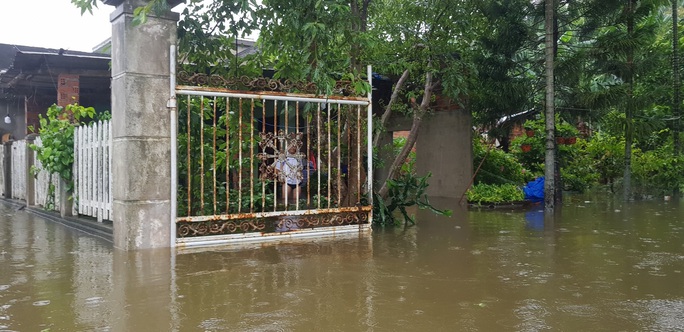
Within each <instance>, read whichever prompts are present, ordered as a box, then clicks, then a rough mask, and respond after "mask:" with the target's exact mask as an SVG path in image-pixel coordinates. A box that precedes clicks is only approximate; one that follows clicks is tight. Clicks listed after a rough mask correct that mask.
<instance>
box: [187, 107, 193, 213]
mask: <svg viewBox="0 0 684 332" xmlns="http://www.w3.org/2000/svg"><path fill="white" fill-rule="evenodd" d="M191 104H192V99H190V96H188V103H187V105H186V106H187V115H188V122H187V127H188V137H187V149H188V150H187V161H188V198H187V200H188V216H190V215H191V214H192V194H191V192H192V176H190V174H192V173H191V169H192V165H191V164H190V124H191V123H192V122H191V121H190V113H191Z"/></svg>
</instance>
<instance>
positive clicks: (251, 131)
mask: <svg viewBox="0 0 684 332" xmlns="http://www.w3.org/2000/svg"><path fill="white" fill-rule="evenodd" d="M249 119H250V120H249V212H254V99H252V104H251V105H250V117H249Z"/></svg>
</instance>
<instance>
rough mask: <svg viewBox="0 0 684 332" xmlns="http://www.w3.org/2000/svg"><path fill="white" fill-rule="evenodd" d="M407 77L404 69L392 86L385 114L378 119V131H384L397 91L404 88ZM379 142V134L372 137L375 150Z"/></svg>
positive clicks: (407, 71) (407, 74) (397, 94)
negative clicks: (392, 89)
mask: <svg viewBox="0 0 684 332" xmlns="http://www.w3.org/2000/svg"><path fill="white" fill-rule="evenodd" d="M408 76H409V70H408V69H406V70H404V73H403V74H401V77H400V78H399V80H398V81H397V84H396V85H395V86H394V91H392V96H391V97H390V100H389V102H388V103H387V107H385V112H384V113H382V117H381V118H380V128H381V129H380V130H384V128H386V127H387V122H389V119H390V116H391V115H392V105H394V103H395V102H396V101H397V97H398V96H399V91H401V88H403V87H404V82H406V79H407V78H408ZM379 140H380V132H378V133H376V134H375V137H373V148H374V149H376V148H378V141H379Z"/></svg>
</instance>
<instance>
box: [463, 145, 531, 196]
mask: <svg viewBox="0 0 684 332" xmlns="http://www.w3.org/2000/svg"><path fill="white" fill-rule="evenodd" d="M487 150H488V147H487V146H486V145H485V143H484V142H482V141H481V140H480V139H479V136H477V135H475V139H474V140H473V171H475V170H477V167H478V166H479V165H480V162H482V159H483V158H485V156H486V158H485V160H484V163H482V166H481V167H480V169H479V171H478V172H477V174H476V176H475V183H487V184H504V183H517V184H522V183H524V182H526V181H527V180H529V179H531V178H532V175H531V174H530V173H529V172H526V171H525V170H523V167H522V165H521V164H520V163H519V162H518V160H517V159H516V158H515V156H513V155H511V154H508V153H506V152H504V151H503V150H501V149H498V148H491V149H489V152H487Z"/></svg>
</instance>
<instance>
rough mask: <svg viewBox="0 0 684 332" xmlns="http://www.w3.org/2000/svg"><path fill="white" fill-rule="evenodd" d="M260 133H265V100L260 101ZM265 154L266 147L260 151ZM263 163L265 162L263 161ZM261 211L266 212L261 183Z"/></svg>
mask: <svg viewBox="0 0 684 332" xmlns="http://www.w3.org/2000/svg"><path fill="white" fill-rule="evenodd" d="M261 132H262V133H264V134H265V133H266V100H264V99H262V100H261ZM260 152H262V153H266V146H264V150H263V151H260ZM263 162H265V161H263ZM260 175H261V177H260V178H262V179H265V177H264V176H263V174H260ZM261 211H266V185H265V184H263V183H262V185H261Z"/></svg>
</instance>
